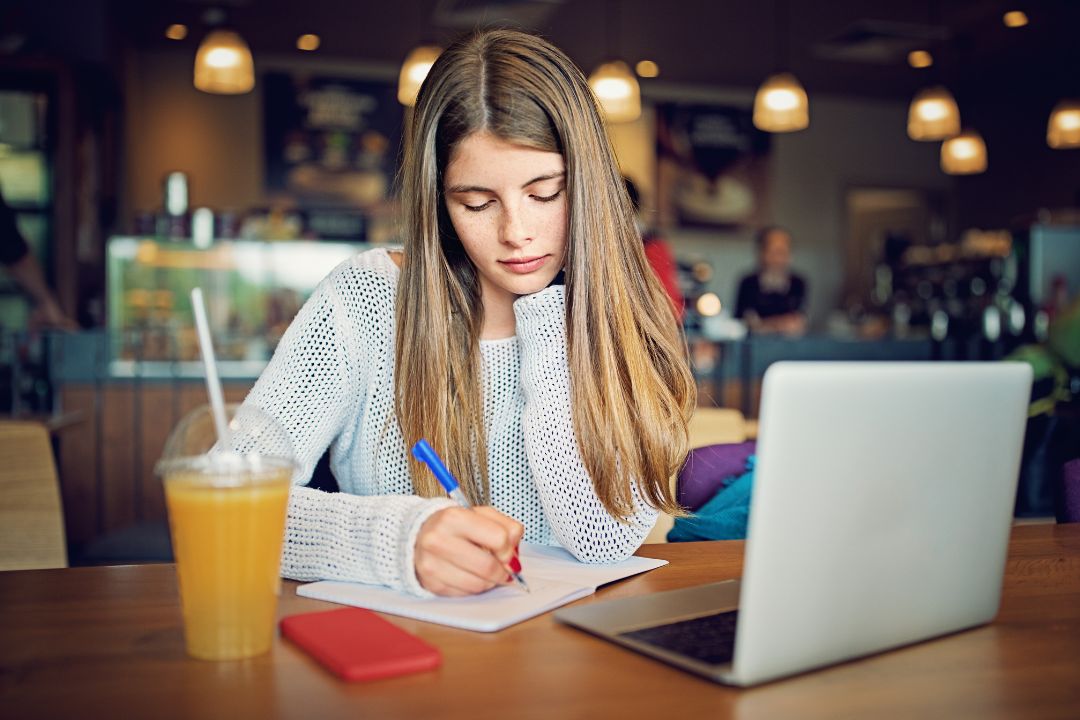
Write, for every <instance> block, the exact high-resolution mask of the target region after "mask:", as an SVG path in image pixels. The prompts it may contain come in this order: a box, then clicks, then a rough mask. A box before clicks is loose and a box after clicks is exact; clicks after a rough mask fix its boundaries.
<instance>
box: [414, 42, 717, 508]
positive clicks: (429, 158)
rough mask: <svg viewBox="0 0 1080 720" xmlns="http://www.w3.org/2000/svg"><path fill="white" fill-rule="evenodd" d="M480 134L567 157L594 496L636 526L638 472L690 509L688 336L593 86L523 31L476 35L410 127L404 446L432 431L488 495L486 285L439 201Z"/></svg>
mask: <svg viewBox="0 0 1080 720" xmlns="http://www.w3.org/2000/svg"><path fill="white" fill-rule="evenodd" d="M480 130H484V131H487V132H489V133H491V134H493V135H495V136H496V137H498V138H501V139H503V140H505V141H508V142H513V143H516V144H519V145H523V146H527V147H531V148H534V149H538V150H544V151H549V152H559V153H561V154H562V155H563V157H564V160H565V164H566V192H567V197H568V201H569V228H568V230H569V232H568V241H567V255H566V266H565V270H566V331H567V346H568V347H567V354H568V358H569V371H570V389H571V406H572V415H573V423H574V431H575V435H576V438H577V444H578V449H579V451H580V454H581V459H582V461H583V463H584V465H585V468H586V470H588V472H589V475H590V477H591V478H592V482H593V486H594V488H595V490H596V494H597V496H598V497H599V498H600V501H601V502H602V503H603V504H604V507H605V508H607V510H608V511H609V512H610V513H611V514H612V515H614V516H616V517H619V518H623V519H626V518H628V517H629V516H630V515H631V514H632V513H633V511H634V503H633V495H632V490H631V479H633V480H634V481H636V483H637V487H638V490H639V492H640V494H641V495H642V497H643V498H644V500H645V502H647V503H648V504H649V505H652V506H653V507H657V508H660V509H663V510H665V511H668V512H672V513H675V514H679V513H680V509H679V507H678V504H677V503H676V501H675V499H674V497H673V495H672V491H671V483H670V480H671V477H672V476H673V474H674V473H675V472H676V471H677V470H678V469H679V467H680V466H681V465H682V463H683V461H684V460H685V457H686V453H687V442H688V441H687V421H688V418H689V416H690V413H691V410H692V408H693V406H694V404H695V400H696V393H695V386H694V381H693V377H692V376H691V374H690V370H689V367H688V365H687V360H686V343H685V340H684V338H683V335H682V332H681V330H680V328H679V324H678V321H677V320H676V319H675V316H674V313H673V308H672V306H671V302H670V300H668V298H667V296H666V295H665V294H664V291H663V289H662V287H661V285H660V283H659V281H658V280H657V279H656V276H655V275H654V274H653V271H652V269H651V268H650V267H649V265H648V262H647V260H646V258H645V254H644V251H643V249H642V243H641V237H640V235H639V234H638V231H637V228H636V227H635V225H634V215H633V210H632V208H631V205H630V201H629V198H628V197H627V195H626V191H625V188H624V185H623V180H622V176H621V174H620V172H619V168H618V163H617V162H616V160H615V155H614V153H613V152H612V149H611V145H610V143H609V142H608V138H607V133H606V130H605V128H604V123H603V120H602V119H601V115H600V109H599V107H598V105H597V103H596V100H595V98H594V96H593V94H592V92H591V91H590V89H589V86H588V83H587V82H586V80H585V77H584V76H583V75H582V74H581V71H580V70H579V69H578V68H577V67H576V66H575V65H574V64H573V62H572V61H571V60H570V59H569V58H568V57H567V56H566V55H565V54H564V53H563V52H562V51H560V50H559V49H558V48H556V47H554V46H553V45H551V44H550V43H548V42H546V41H545V40H543V39H541V38H538V37H535V36H533V35H529V34H526V33H522V32H518V31H514V30H485V31H480V32H477V33H474V34H472V35H470V36H468V37H466V38H464V39H462V40H459V41H458V42H456V43H455V44H453V45H452V46H451V47H449V48H448V49H447V50H446V51H444V52H443V54H442V55H441V56H440V57H439V59H438V60H437V61H436V63H435V65H434V66H433V67H432V68H431V71H430V73H429V74H428V76H427V79H426V80H425V81H424V84H423V86H422V87H421V89H420V94H419V96H418V98H417V103H416V107H415V109H414V113H413V116H412V121H411V123H410V125H409V127H408V128H407V131H406V135H407V137H406V145H405V148H406V150H405V155H404V161H403V163H402V168H401V173H400V176H399V179H398V182H399V199H400V201H401V204H402V208H403V210H404V212H403V224H402V232H403V234H404V239H405V258H404V261H403V263H402V270H401V280H400V283H399V286H398V296H397V334H396V347H395V377H396V395H395V407H396V411H397V417H398V422H399V424H400V426H401V430H402V434H403V436H404V439H405V442H406V444H407V445H409V446H411V445H412V444H413V443H414V442H416V440H417V439H419V438H420V437H426V438H427V439H428V441H429V442H430V443H431V444H432V446H434V448H435V449H436V450H437V451H438V452H439V453H440V454H441V455H442V456H443V458H444V459H446V461H447V465H448V466H449V467H450V469H451V470H452V471H453V472H454V473H455V475H457V477H458V479H459V481H460V482H461V485H462V489H463V490H464V491H465V493H466V495H467V496H469V498H470V500H472V501H473V502H477V503H483V502H488V501H489V499H490V492H489V481H488V470H487V443H486V436H485V432H484V417H483V388H482V383H481V366H480V349H479V348H480V346H479V338H480V329H481V327H482V326H483V305H482V303H481V298H480V285H479V281H478V279H477V273H476V269H475V267H474V266H473V264H472V263H471V261H470V260H469V258H468V256H467V255H466V254H465V251H464V249H463V247H462V245H461V242H460V241H459V240H458V238H457V235H456V234H455V232H454V228H453V226H452V225H451V223H450V219H449V217H448V216H447V213H446V206H445V202H444V200H443V173H444V172H445V170H446V167H447V164H448V163H449V162H450V159H451V156H452V153H453V151H454V149H455V147H456V146H457V144H458V143H460V142H461V141H462V140H463V139H464V138H466V137H467V136H469V135H470V134H472V133H474V132H477V131H480ZM409 463H410V470H411V473H412V477H413V478H414V487H415V489H416V491H417V493H419V494H420V495H424V496H435V495H438V494H439V493H440V492H441V490H440V489H439V486H438V483H437V482H436V481H435V479H434V477H433V476H432V475H431V474H430V473H429V472H428V471H427V469H426V468H424V467H422V466H421V465H420V464H419V463H417V462H416V461H415V460H413V459H412V458H411V457H410V458H409Z"/></svg>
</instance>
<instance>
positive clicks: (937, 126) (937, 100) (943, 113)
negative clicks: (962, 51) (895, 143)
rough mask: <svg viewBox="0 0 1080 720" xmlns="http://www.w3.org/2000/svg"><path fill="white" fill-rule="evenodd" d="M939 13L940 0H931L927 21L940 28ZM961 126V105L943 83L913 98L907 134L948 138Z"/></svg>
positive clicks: (927, 139) (922, 139)
mask: <svg viewBox="0 0 1080 720" xmlns="http://www.w3.org/2000/svg"><path fill="white" fill-rule="evenodd" d="M940 16H941V7H940V0H929V1H928V3H927V18H926V21H927V24H928V25H929V26H930V27H931V28H938V27H939V26H941V17H940ZM946 34H947V33H946ZM942 49H943V50H944V48H942ZM930 64H931V65H934V68H933V70H932V73H933V74H934V75H938V69H937V66H936V65H935V64H934V63H933V62H931V63H930ZM912 67H914V65H912ZM960 127H961V125H960V108H959V106H958V105H957V104H956V98H954V97H953V94H952V93H951V92H949V90H948V89H947V88H946V87H945V86H944V85H940V84H939V85H934V86H932V87H924V88H923V89H922V90H920V91H919V92H917V93H915V97H913V98H912V99H911V104H910V105H909V106H908V121H907V134H908V137H909V138H911V139H912V140H918V141H920V142H937V141H939V140H945V139H946V138H950V137H952V136H953V135H956V134H957V133H959V132H960ZM942 157H944V155H942ZM943 167H944V165H943Z"/></svg>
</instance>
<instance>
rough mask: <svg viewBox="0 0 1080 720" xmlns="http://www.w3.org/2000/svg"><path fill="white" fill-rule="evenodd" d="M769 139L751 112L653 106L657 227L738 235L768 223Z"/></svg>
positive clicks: (717, 107) (696, 106)
mask: <svg viewBox="0 0 1080 720" xmlns="http://www.w3.org/2000/svg"><path fill="white" fill-rule="evenodd" d="M768 155H769V135H768V133H764V132H761V131H760V130H758V129H757V128H755V127H754V124H753V121H752V112H751V110H750V108H743V107H732V106H723V105H701V104H686V103H658V104H657V105H656V156H657V157H656V160H657V182H656V188H657V193H656V195H657V198H656V199H657V213H658V220H659V223H660V225H661V227H665V228H672V227H683V228H702V229H736V228H739V227H742V226H756V225H760V224H761V223H763V222H765V220H766V219H767V218H768V214H769V210H768V200H769V198H768Z"/></svg>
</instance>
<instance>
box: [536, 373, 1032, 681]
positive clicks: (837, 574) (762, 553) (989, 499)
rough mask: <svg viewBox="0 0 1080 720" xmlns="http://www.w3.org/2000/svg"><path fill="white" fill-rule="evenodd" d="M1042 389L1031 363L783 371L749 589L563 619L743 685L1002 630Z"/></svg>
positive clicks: (769, 384) (769, 396) (697, 592)
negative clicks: (1037, 391) (1026, 453)
mask: <svg viewBox="0 0 1080 720" xmlns="http://www.w3.org/2000/svg"><path fill="white" fill-rule="evenodd" d="M1030 390H1031V369H1030V368H1029V366H1027V365H1025V364H1019V363H777V364H775V365H773V366H771V367H770V368H769V370H768V372H766V374H765V381H764V388H763V391H762V401H761V418H760V419H761V422H760V431H759V439H758V447H757V454H758V458H757V466H756V475H755V479H754V489H753V498H752V500H751V507H750V523H749V530H748V537H747V543H746V551H745V558H744V572H743V577H742V579H741V581H739V580H727V581H723V582H717V583H712V584H708V585H702V586H699V587H693V588H687V589H683V590H675V591H671V592H663V593H656V594H652V595H646V596H640V597H633V598H624V599H619V600H611V601H599V602H593V603H588V604H584V605H579V606H574V607H569V608H566V609H563V610H560V611H559V612H557V613H555V617H556V618H557V619H558V620H560V621H562V622H564V623H567V624H569V625H573V626H575V627H578V628H581V629H583V630H586V631H588V632H591V633H594V634H596V635H599V636H601V637H604V638H606V639H608V640H611V641H613V642H616V643H619V644H620V645H624V646H626V647H628V648H631V649H633V650H636V651H638V652H642V653H645V654H647V655H651V656H653V657H656V658H659V659H660V660H664V661H666V662H669V663H671V664H673V665H677V666H679V667H681V668H685V669H687V670H690V671H692V672H695V673H698V674H700V675H704V676H705V677H708V678H710V679H712V680H715V681H718V682H722V683H727V684H732V685H753V684H756V683H761V682H765V681H768V680H774V679H776V678H781V677H784V676H787V675H792V674H795V673H799V672H804V671H806V670H811V669H813V668H818V667H822V666H825V665H830V664H833V663H838V662H842V661H845V660H850V659H853V658H858V657H861V656H864V655H868V654H870V653H876V652H880V651H882V650H886V649H889V648H894V647H898V646H901V645H907V644H910V643H914V642H918V641H920V640H925V639H927V638H932V637H935V636H938V635H943V634H945V633H951V632H955V631H957V630H962V629H965V628H970V627H974V626H976V625H981V624H984V623H987V622H989V621H990V620H991V619H993V617H994V615H996V614H997V609H998V604H999V601H1000V597H1001V581H1002V574H1003V572H1004V568H1005V554H1006V548H1007V545H1008V540H1009V531H1010V528H1011V525H1012V523H1011V520H1012V510H1013V503H1014V500H1015V496H1016V482H1017V477H1018V474H1019V465H1020V453H1021V448H1022V444H1023V438H1024V424H1025V420H1026V417H1027V404H1028V398H1029V393H1030Z"/></svg>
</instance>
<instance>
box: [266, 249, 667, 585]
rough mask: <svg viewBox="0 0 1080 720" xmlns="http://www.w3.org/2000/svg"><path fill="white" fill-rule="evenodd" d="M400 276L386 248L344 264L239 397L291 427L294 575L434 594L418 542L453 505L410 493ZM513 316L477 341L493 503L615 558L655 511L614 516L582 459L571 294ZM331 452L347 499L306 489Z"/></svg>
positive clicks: (535, 534)
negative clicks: (398, 358)
mask: <svg viewBox="0 0 1080 720" xmlns="http://www.w3.org/2000/svg"><path fill="white" fill-rule="evenodd" d="M398 276H399V271H398V268H397V265H396V264H395V263H394V261H393V260H392V259H391V258H390V256H389V254H388V253H387V251H386V250H382V249H375V250H369V251H367V252H363V253H360V254H358V255H356V256H354V257H353V258H352V259H350V260H347V261H346V262H344V263H342V264H341V265H339V266H338V267H337V268H336V269H335V270H334V271H333V272H331V273H330V275H328V276H327V277H326V278H325V279H324V280H323V281H322V282H321V283H320V284H319V286H318V288H317V289H316V290H315V292H314V293H313V294H312V296H311V298H310V299H309V300H308V301H307V303H305V305H304V307H303V309H301V310H300V313H299V314H298V315H297V316H296V319H295V320H294V321H293V323H292V325H291V326H290V327H289V329H288V331H287V332H286V333H285V336H284V337H283V338H282V340H281V343H280V345H279V346H278V348H277V351H276V352H275V353H274V357H273V359H272V360H271V361H270V363H269V365H268V366H267V367H266V369H265V370H264V371H263V373H262V375H261V376H260V377H259V380H258V382H256V384H255V387H254V388H253V389H252V391H251V393H250V394H249V395H248V397H247V399H246V400H245V401H244V402H245V405H253V406H256V407H258V408H260V409H262V410H263V411H265V412H267V413H269V414H270V415H273V416H274V417H275V418H277V419H278V420H279V421H280V422H281V423H282V425H283V426H284V428H285V430H286V432H287V433H288V435H289V437H290V438H291V440H292V444H293V446H294V450H295V453H296V458H297V462H298V464H299V469H298V470H297V472H296V474H295V475H294V477H293V482H294V484H295V487H293V489H292V492H291V495H290V499H289V512H288V521H287V527H286V532H285V548H284V552H283V555H282V574H283V575H285V576H286V577H290V578H294V579H297V580H318V579H333V580H351V581H358V582H366V583H377V584H381V585H388V586H390V587H393V588H397V589H402V590H405V591H408V592H411V593H414V594H420V595H424V594H427V593H426V591H425V590H424V589H423V588H422V587H421V586H420V584H419V582H418V581H417V578H416V573H415V570H414V567H413V550H414V547H415V544H416V536H417V534H418V533H419V531H420V526H421V525H422V524H423V523H424V521H425V520H427V518H428V517H429V516H430V515H431V514H432V513H434V512H436V511H438V510H441V509H442V508H445V507H451V506H453V505H454V503H453V502H452V501H450V500H449V499H446V498H433V499H425V498H421V497H419V496H417V495H415V494H414V490H413V485H412V480H411V478H410V476H409V470H408V465H407V464H406V460H405V458H406V448H405V443H404V440H403V439H402V436H401V429H400V427H399V426H398V422H397V419H396V416H395V413H394V381H395V379H394V332H395V324H394V309H395V304H396V288H397V282H398ZM514 314H515V317H516V323H517V335H516V336H515V337H510V338H506V339H502V340H481V341H480V354H481V357H482V368H483V370H482V371H483V376H484V377H483V388H484V423H485V427H486V430H487V441H488V474H489V480H490V487H491V504H492V505H494V506H495V507H496V508H498V509H499V510H500V511H501V512H503V513H505V514H507V515H509V516H511V517H513V518H515V519H516V520H518V521H519V522H521V523H522V524H523V525H524V526H525V540H526V541H527V542H534V543H543V544H559V545H562V546H563V547H565V548H566V549H567V550H569V551H570V552H571V553H573V554H574V556H575V557H577V558H578V559H579V560H581V561H582V562H613V561H616V560H620V559H622V558H624V557H626V556H628V555H630V554H631V553H633V552H634V550H636V549H637V548H638V546H639V545H640V544H641V542H642V540H643V539H644V538H645V536H646V535H647V534H648V532H649V529H650V528H651V527H652V525H653V524H654V523H655V521H656V515H657V513H656V511H655V510H654V509H652V508H650V507H649V506H648V505H647V504H645V503H644V502H643V500H642V498H641V496H640V495H639V494H638V491H637V488H636V487H634V489H633V493H634V501H635V508H636V514H635V515H634V516H633V517H632V518H631V519H630V522H629V523H624V522H620V521H619V520H617V519H616V518H614V517H612V516H611V515H610V514H609V513H608V512H607V510H605V509H604V507H603V505H602V504H601V503H600V500H599V499H598V498H597V496H596V493H595V491H594V490H593V487H592V481H591V480H590V478H589V475H588V473H587V472H586V470H585V468H584V466H583V465H582V462H581V458H580V455H579V454H578V448H577V440H576V439H575V435H574V429H573V423H572V421H571V414H570V375H569V371H568V368H567V359H566V330H565V314H566V313H565V299H564V288H563V287H562V286H558V285H556V286H552V287H549V288H547V289H546V290H543V291H541V292H538V293H536V294H534V295H529V296H525V297H522V298H519V299H518V300H517V301H516V302H515V303H514ZM327 447H330V448H331V462H330V465H331V469H332V470H333V472H334V476H335V477H336V478H337V481H338V484H339V485H340V488H341V492H340V493H324V492H321V491H319V490H315V489H312V488H307V487H303V485H304V484H305V483H306V482H307V481H308V480H309V479H310V477H311V473H312V470H313V468H314V466H315V464H316V463H317V462H318V460H319V458H320V457H321V456H322V454H323V452H324V451H325V450H326V448H327ZM262 449H263V450H265V451H266V452H270V453H272V452H273V451H274V448H269V447H267V448H262ZM526 572H527V569H526Z"/></svg>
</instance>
